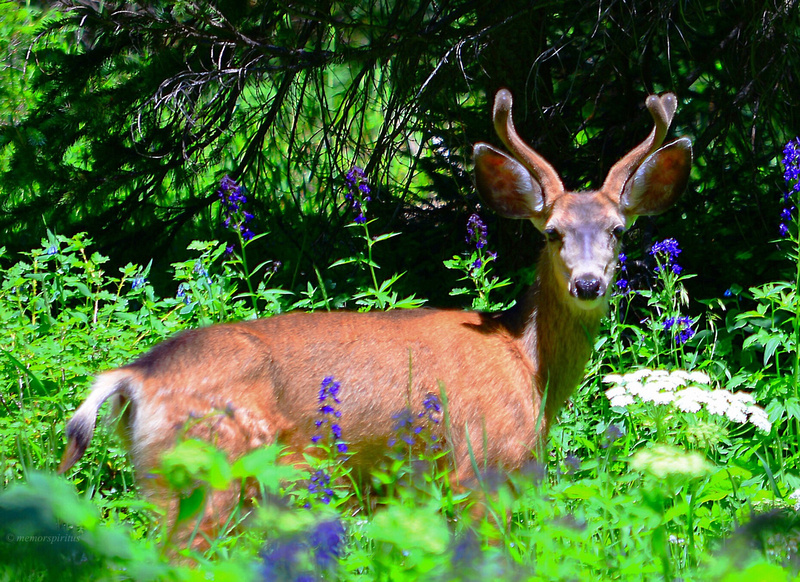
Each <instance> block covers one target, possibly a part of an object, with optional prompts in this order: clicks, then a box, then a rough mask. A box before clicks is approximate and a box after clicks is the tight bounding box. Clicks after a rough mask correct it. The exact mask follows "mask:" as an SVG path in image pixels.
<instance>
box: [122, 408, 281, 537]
mask: <svg viewBox="0 0 800 582" xmlns="http://www.w3.org/2000/svg"><path fill="white" fill-rule="evenodd" d="M140 436H142V435H140ZM188 440H197V441H202V442H204V443H207V444H208V445H211V446H212V447H213V448H214V449H218V451H220V453H215V452H214V450H213V449H212V448H207V447H204V446H201V448H200V449H199V451H200V455H202V454H203V452H202V451H204V450H205V451H206V452H207V454H208V458H207V459H205V460H204V459H203V458H202V457H200V456H199V457H198V458H182V457H183V456H184V455H183V453H185V452H187V451H192V452H193V451H198V449H196V448H191V449H184V448H182V446H181V444H180V443H181V442H182V441H184V442H185V441H188ZM274 440H275V431H274V430H272V427H271V425H270V423H268V422H266V421H264V420H263V419H261V418H260V417H258V416H257V415H254V414H252V413H251V412H249V411H247V410H245V409H237V408H235V407H233V406H230V405H229V406H227V407H226V408H225V409H223V410H211V411H209V412H207V413H205V414H203V415H201V416H198V415H197V414H196V413H195V414H192V415H190V418H189V420H187V421H186V422H185V423H180V424H176V425H174V426H173V427H171V429H170V430H166V431H165V432H164V433H162V436H160V437H158V438H155V439H154V438H139V439H137V438H136V437H135V436H134V438H133V441H134V442H133V445H134V446H133V451H132V452H133V457H134V465H135V467H136V471H137V480H138V481H139V483H140V485H141V486H142V489H143V490H144V492H145V494H146V496H147V497H148V498H149V499H151V500H152V501H153V502H154V503H155V504H156V505H158V506H159V507H161V508H162V511H163V512H164V516H165V527H166V528H167V531H168V532H169V539H170V542H171V544H172V545H173V546H174V547H176V548H182V547H186V546H188V545H191V547H192V548H193V549H195V550H200V551H202V550H203V549H206V548H207V547H208V545H209V543H208V542H209V540H213V539H214V538H216V537H218V536H219V535H220V534H223V533H225V530H227V529H228V528H229V527H231V526H235V525H236V524H237V523H238V522H239V521H240V519H239V518H240V516H238V515H235V514H234V512H235V510H236V509H237V506H239V505H240V503H241V504H242V506H241V507H242V509H244V510H245V511H244V513H246V511H247V510H248V509H249V503H248V500H249V499H251V498H252V497H253V496H254V495H255V494H256V492H257V489H256V488H255V487H254V486H252V484H248V486H247V487H245V489H244V490H243V489H242V484H241V482H239V481H237V480H233V481H232V482H230V483H228V484H223V483H221V482H220V481H219V480H218V479H217V478H216V477H215V475H217V474H219V473H216V474H212V471H215V469H214V468H212V465H213V464H214V463H223V462H224V463H227V464H231V463H233V462H235V461H236V460H237V459H238V458H240V457H241V456H243V455H245V454H247V453H248V452H250V451H252V450H254V449H256V448H258V447H260V446H264V445H267V444H270V443H272V442H274ZM176 445H177V446H178V448H177V449H174V447H175V446H176ZM173 449H174V450H173ZM222 475H223V476H224V473H222ZM187 479H189V481H188V482H186V481H187ZM170 482H171V483H173V484H174V485H173V486H170V485H169V483H170ZM176 484H180V486H179V488H176V487H175V485H176ZM225 485H227V486H225ZM219 487H223V488H221V489H220V488H219ZM243 491H244V494H243ZM193 495H194V496H197V497H194V499H193V500H192V501H189V500H188V499H187V498H188V497H191V496H193ZM197 502H201V505H200V509H199V511H200V513H194V514H192V515H188V516H181V515H180V512H181V507H182V506H183V511H186V510H187V509H188V508H189V507H191V506H192V505H193V503H197ZM232 516H233V517H232ZM179 520H180V521H179ZM195 534H196V535H195Z"/></svg>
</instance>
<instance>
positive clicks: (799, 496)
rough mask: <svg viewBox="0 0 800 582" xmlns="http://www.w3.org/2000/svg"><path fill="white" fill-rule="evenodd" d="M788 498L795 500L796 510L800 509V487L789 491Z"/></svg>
mask: <svg viewBox="0 0 800 582" xmlns="http://www.w3.org/2000/svg"><path fill="white" fill-rule="evenodd" d="M788 499H789V500H790V501H794V510H795V511H800V489H795V490H794V491H793V492H792V493H789V496H788Z"/></svg>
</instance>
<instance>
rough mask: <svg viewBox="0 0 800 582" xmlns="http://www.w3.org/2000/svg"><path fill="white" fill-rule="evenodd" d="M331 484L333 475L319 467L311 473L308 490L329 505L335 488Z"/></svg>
mask: <svg viewBox="0 0 800 582" xmlns="http://www.w3.org/2000/svg"><path fill="white" fill-rule="evenodd" d="M330 485H331V476H330V475H328V474H327V473H326V472H325V471H324V470H322V469H318V470H317V471H315V472H314V474H313V475H311V479H310V480H309V482H308V492H309V493H310V494H311V495H315V496H317V497H319V500H320V501H322V503H324V504H325V505H327V504H329V503H330V502H331V499H332V498H333V489H331V487H330Z"/></svg>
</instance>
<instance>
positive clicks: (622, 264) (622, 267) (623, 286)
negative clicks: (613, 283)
mask: <svg viewBox="0 0 800 582" xmlns="http://www.w3.org/2000/svg"><path fill="white" fill-rule="evenodd" d="M617 289H619V291H620V293H621V294H622V295H625V294H626V293H628V292H629V291H630V290H631V289H630V285H629V282H628V255H626V254H625V253H620V254H619V278H617Z"/></svg>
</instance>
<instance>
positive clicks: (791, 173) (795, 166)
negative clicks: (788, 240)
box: [778, 137, 800, 237]
mask: <svg viewBox="0 0 800 582" xmlns="http://www.w3.org/2000/svg"><path fill="white" fill-rule="evenodd" d="M783 167H784V170H783V179H784V180H785V181H786V184H787V185H789V186H790V188H789V189H788V190H787V191H786V192H784V193H783V209H782V210H781V224H780V226H779V227H778V230H779V232H780V234H781V236H784V237H785V236H787V235H788V234H789V223H791V222H792V215H793V213H794V211H795V206H794V205H793V204H792V194H794V193H796V192H800V138H798V137H796V138H794V139H793V140H790V141H789V143H787V144H786V147H784V148H783Z"/></svg>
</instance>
